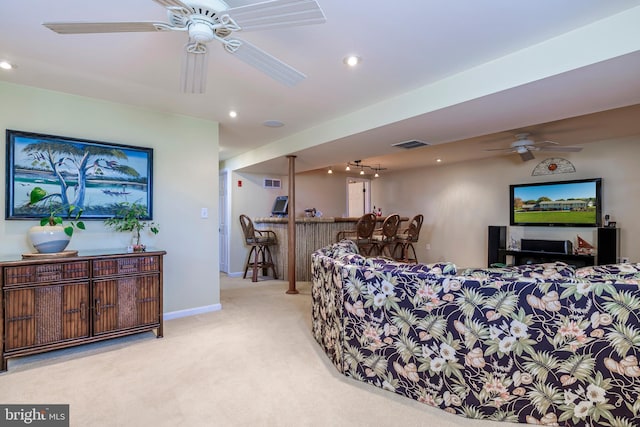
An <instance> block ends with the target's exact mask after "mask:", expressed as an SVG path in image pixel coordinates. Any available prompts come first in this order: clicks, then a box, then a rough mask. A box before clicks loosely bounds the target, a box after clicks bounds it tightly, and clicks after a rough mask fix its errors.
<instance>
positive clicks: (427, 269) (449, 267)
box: [365, 257, 458, 275]
mask: <svg viewBox="0 0 640 427" xmlns="http://www.w3.org/2000/svg"><path fill="white" fill-rule="evenodd" d="M365 265H367V266H369V267H374V268H377V269H381V270H382V271H385V272H389V271H407V272H412V273H431V274H444V275H455V274H456V273H457V271H458V268H457V267H456V265H455V264H454V263H452V262H436V263H432V264H420V263H417V264H411V263H405V262H400V261H394V260H392V259H390V258H385V257H374V258H367V260H366V263H365Z"/></svg>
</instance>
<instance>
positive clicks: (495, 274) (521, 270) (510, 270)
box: [460, 261, 575, 280]
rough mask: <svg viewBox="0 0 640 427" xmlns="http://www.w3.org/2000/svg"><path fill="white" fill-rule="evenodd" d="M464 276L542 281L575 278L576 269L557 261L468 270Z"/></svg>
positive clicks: (462, 273) (463, 273) (463, 272)
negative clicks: (521, 278)
mask: <svg viewBox="0 0 640 427" xmlns="http://www.w3.org/2000/svg"><path fill="white" fill-rule="evenodd" d="M460 274H461V275H462V276H469V277H477V278H485V277H486V278H505V279H506V278H512V277H514V278H517V277H529V278H535V279H541V280H553V279H561V278H563V277H575V269H574V268H573V267H571V266H570V265H568V264H566V263H564V262H560V261H556V262H547V263H543V264H527V265H517V266H511V267H491V268H467V269H464V270H463V271H461V273H460Z"/></svg>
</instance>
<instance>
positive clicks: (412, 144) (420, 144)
mask: <svg viewBox="0 0 640 427" xmlns="http://www.w3.org/2000/svg"><path fill="white" fill-rule="evenodd" d="M425 145H429V144H427V143H426V142H422V141H418V140H417V139H412V140H411V141H405V142H398V143H397V144H391V146H392V147H400V148H406V149H407V150H410V149H412V148H418V147H424V146H425Z"/></svg>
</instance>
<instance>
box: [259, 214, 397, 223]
mask: <svg viewBox="0 0 640 427" xmlns="http://www.w3.org/2000/svg"><path fill="white" fill-rule="evenodd" d="M358 219H360V217H333V216H327V217H306V216H299V217H296V218H295V221H296V222H297V223H298V222H357V221H358ZM384 219H385V217H383V216H382V217H378V221H384ZM253 222H256V223H259V224H287V223H288V222H289V218H278V217H264V218H256V219H254V220H253Z"/></svg>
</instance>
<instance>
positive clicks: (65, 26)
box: [42, 22, 164, 34]
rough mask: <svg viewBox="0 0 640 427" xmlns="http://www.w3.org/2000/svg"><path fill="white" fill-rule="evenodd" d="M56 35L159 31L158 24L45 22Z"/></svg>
mask: <svg viewBox="0 0 640 427" xmlns="http://www.w3.org/2000/svg"><path fill="white" fill-rule="evenodd" d="M42 25H44V26H45V27H47V28H49V29H50V30H52V31H55V32H56V33H58V34H91V33H132V32H148V31H160V28H158V25H164V24H163V23H160V22H45V23H44V24H42Z"/></svg>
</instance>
